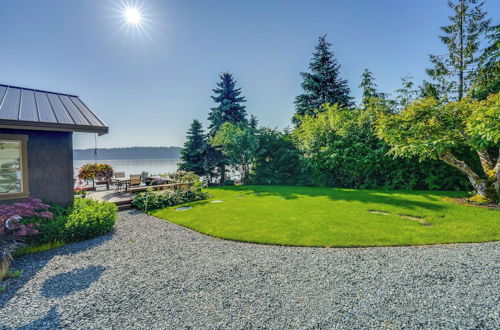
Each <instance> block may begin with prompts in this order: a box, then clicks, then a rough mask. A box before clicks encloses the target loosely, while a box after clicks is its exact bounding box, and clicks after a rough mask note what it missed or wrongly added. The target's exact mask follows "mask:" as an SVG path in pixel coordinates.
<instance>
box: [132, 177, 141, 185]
mask: <svg viewBox="0 0 500 330" xmlns="http://www.w3.org/2000/svg"><path fill="white" fill-rule="evenodd" d="M140 184H141V175H140V174H130V187H137V186H139V185H140Z"/></svg>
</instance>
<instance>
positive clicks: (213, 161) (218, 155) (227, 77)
mask: <svg viewBox="0 0 500 330" xmlns="http://www.w3.org/2000/svg"><path fill="white" fill-rule="evenodd" d="M219 78H220V81H219V82H218V83H217V88H215V89H213V92H214V93H215V95H213V96H212V99H213V100H214V102H215V103H216V104H217V106H216V107H214V108H211V111H210V113H209V115H208V120H209V122H210V125H209V127H208V130H209V132H208V138H209V139H210V138H213V137H214V136H215V135H216V134H217V132H218V131H219V129H220V128H221V127H222V125H223V124H224V123H231V124H238V123H241V122H246V121H247V118H246V115H247V113H246V110H245V106H244V105H242V103H244V102H246V100H245V97H243V96H241V88H236V80H235V79H234V78H233V76H232V75H231V74H230V73H227V72H225V73H222V74H221V75H220V76H219ZM227 164H228V160H227V157H226V156H225V155H224V154H223V153H222V152H221V151H220V150H218V149H216V148H214V147H213V146H210V145H209V146H208V147H207V157H206V159H205V170H206V171H207V172H209V173H213V172H215V170H218V173H217V174H218V175H219V178H220V183H221V184H223V183H224V181H225V179H226V165H227Z"/></svg>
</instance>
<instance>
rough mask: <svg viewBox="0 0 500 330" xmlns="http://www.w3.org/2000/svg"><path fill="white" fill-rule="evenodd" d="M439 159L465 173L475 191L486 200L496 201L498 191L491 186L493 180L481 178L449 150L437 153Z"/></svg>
mask: <svg viewBox="0 0 500 330" xmlns="http://www.w3.org/2000/svg"><path fill="white" fill-rule="evenodd" d="M439 159H441V160H442V161H444V162H445V163H446V164H448V165H451V166H453V167H455V168H456V169H458V170H459V171H461V172H462V173H465V174H466V175H467V177H468V178H469V181H470V183H471V184H472V186H473V187H474V189H475V190H476V191H477V193H478V194H479V195H480V196H482V197H484V198H485V199H487V200H490V201H494V202H498V192H497V190H495V187H494V186H493V184H494V181H493V180H490V179H483V178H481V177H480V176H479V175H477V174H476V173H475V172H474V171H473V170H472V168H470V166H469V165H467V164H466V163H465V162H464V161H461V160H459V159H457V158H456V157H455V156H453V154H452V153H451V152H443V153H441V154H440V155H439Z"/></svg>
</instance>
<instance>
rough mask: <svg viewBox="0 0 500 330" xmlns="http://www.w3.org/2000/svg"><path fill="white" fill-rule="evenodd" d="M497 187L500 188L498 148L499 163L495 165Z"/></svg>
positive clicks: (499, 159) (499, 160) (499, 151)
mask: <svg viewBox="0 0 500 330" xmlns="http://www.w3.org/2000/svg"><path fill="white" fill-rule="evenodd" d="M494 171H495V189H496V190H497V192H498V191H499V190H500V150H498V159H497V164H496V165H495V169H494Z"/></svg>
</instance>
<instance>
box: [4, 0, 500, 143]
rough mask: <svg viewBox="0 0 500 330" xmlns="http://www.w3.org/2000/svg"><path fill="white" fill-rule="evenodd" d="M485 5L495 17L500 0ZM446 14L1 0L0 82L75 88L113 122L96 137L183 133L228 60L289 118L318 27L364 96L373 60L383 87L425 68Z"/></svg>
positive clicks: (128, 139) (383, 3) (202, 115)
mask: <svg viewBox="0 0 500 330" xmlns="http://www.w3.org/2000/svg"><path fill="white" fill-rule="evenodd" d="M126 3H129V4H133V5H134V6H136V7H140V8H141V12H142V14H143V15H144V21H143V30H142V31H139V30H137V29H126V28H124V19H123V15H122V14H121V8H123V7H124V5H125V4H126ZM485 8H486V9H487V11H488V12H489V15H490V17H493V18H494V21H495V22H496V23H498V19H497V18H498V13H499V12H500V1H493V0H487V1H486V6H485ZM449 14H450V11H449V10H448V7H447V5H446V1H445V0H443V1H441V0H419V1H417V0H415V1H402V0H324V1H322V0H314V1H306V0H303V1H292V0H287V1H285V0H281V1H275V0H262V1H258V0H253V1H243V0H241V1H237V0H232V1H231V0H227V1H226V0H224V1H222V0H220V1H215V0H210V1H209V0H144V1H131V0H129V1H128V2H127V1H105V0H99V1H98V0H94V1H91V0H87V1H83V0H44V1H39V0H16V1H1V2H0V31H1V32H0V34H1V50H0V83H6V84H12V85H18V86H23V87H30V88H39V89H46V90H51V91H57V92H68V93H73V94H76V95H79V96H80V97H81V98H82V99H83V100H84V101H85V102H86V103H87V105H88V106H89V107H90V108H91V109H92V110H94V111H95V112H96V113H97V114H98V115H99V116H100V117H101V118H102V119H103V120H104V121H105V122H106V123H107V124H108V125H109V126H110V133H109V134H108V135H105V136H102V137H99V139H98V144H99V147H123V146H169V145H181V144H182V143H183V141H184V137H185V132H186V130H187V128H188V126H189V124H190V123H191V121H192V120H193V119H194V118H197V119H199V120H201V121H202V122H203V123H204V124H206V118H207V114H208V111H209V108H210V107H212V106H213V103H212V102H211V98H210V95H211V93H212V92H211V89H212V88H214V86H215V83H216V82H217V80H218V74H219V73H220V72H223V71H229V72H231V73H233V74H234V76H235V77H236V79H237V80H238V83H239V85H240V87H242V90H243V94H244V95H245V96H246V98H247V100H248V102H247V110H248V112H249V113H252V114H255V115H256V116H257V117H258V118H259V120H260V123H261V124H263V125H266V126H272V127H279V128H283V127H286V126H287V125H289V124H290V118H291V116H292V114H293V111H294V107H293V100H294V98H295V96H296V95H297V94H298V93H300V82H301V80H300V76H299V72H300V71H304V70H306V69H307V65H308V63H309V59H310V57H311V53H312V51H313V49H314V46H315V44H316V43H317V39H318V36H320V35H322V34H328V40H329V41H330V42H331V43H332V44H333V50H334V52H335V54H336V56H337V58H338V60H339V62H340V63H341V65H342V71H341V73H342V75H343V77H345V78H346V79H347V80H348V81H349V86H350V87H351V91H352V95H353V96H354V97H356V98H359V96H360V90H359V88H358V85H359V81H360V75H361V73H362V72H363V70H364V69H365V68H369V69H370V70H371V71H372V72H373V73H374V75H375V77H376V79H377V83H378V85H379V89H380V90H381V91H384V92H393V91H394V90H395V89H397V88H399V86H400V78H401V76H403V75H405V74H411V75H412V76H413V77H414V78H415V81H416V82H420V81H421V80H422V79H423V78H425V73H424V70H425V68H427V67H429V61H428V54H429V53H433V54H442V53H443V52H444V48H443V46H442V44H441V43H440V42H439V40H438V38H437V35H438V34H439V32H440V31H439V26H441V25H444V24H446V23H447V15H449ZM74 142H75V147H76V148H81V147H84V148H85V147H93V145H94V137H93V135H92V134H76V135H75V139H74Z"/></svg>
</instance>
